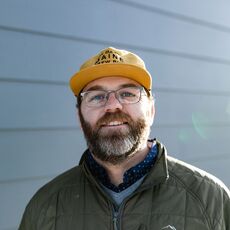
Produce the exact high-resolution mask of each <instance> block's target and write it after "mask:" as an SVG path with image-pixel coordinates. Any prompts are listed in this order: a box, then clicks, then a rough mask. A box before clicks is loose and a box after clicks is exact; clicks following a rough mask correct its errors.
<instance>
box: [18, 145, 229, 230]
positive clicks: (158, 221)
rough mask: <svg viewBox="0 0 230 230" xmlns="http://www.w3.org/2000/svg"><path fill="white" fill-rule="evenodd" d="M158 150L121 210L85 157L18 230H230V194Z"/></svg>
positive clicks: (32, 205)
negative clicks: (141, 179)
mask: <svg viewBox="0 0 230 230" xmlns="http://www.w3.org/2000/svg"><path fill="white" fill-rule="evenodd" d="M157 145H158V150H159V153H158V157H157V161H156V163H155V165H154V167H153V168H152V170H151V171H150V173H149V174H148V175H147V176H146V177H145V179H144V180H143V182H142V184H141V185H140V186H139V187H138V189H137V190H136V191H135V192H134V193H133V194H132V195H130V196H129V197H127V198H126V199H125V200H124V201H123V203H122V204H121V206H120V207H116V205H115V204H114V203H113V200H112V199H111V198H110V197H109V196H108V195H107V194H106V193H105V192H104V191H103V189H102V188H101V186H100V185H99V184H98V182H97V181H96V180H95V179H94V177H93V175H92V174H91V173H90V171H89V170H88V168H87V166H86V164H85V161H84V156H85V154H83V157H82V160H81V162H80V165H79V166H77V167H75V168H73V169H70V170H69V171H67V172H65V173H64V174H62V175H60V176H58V177H57V178H55V179H54V180H52V181H51V182H49V183H48V184H47V185H45V186H44V187H42V188H41V189H40V190H39V191H38V192H37V193H36V194H35V195H34V197H33V198H32V199H31V201H30V202H29V204H28V205H27V207H26V210H25V212H24V215H23V218H22V221H21V224H20V227H19V230H95V229H96V230H112V229H113V230H230V193H229V191H228V189H227V188H226V187H225V186H224V185H223V184H222V183H221V182H220V181H219V180H218V179H216V178H214V177H213V176H211V175H209V174H207V173H206V172H204V171H202V170H199V169H197V168H195V167H193V166H191V165H188V164H185V163H183V162H181V161H178V160H176V159H174V158H172V157H169V156H167V153H166V149H165V148H164V146H163V145H162V144H160V143H159V142H158V143H157ZM115 210H116V212H115ZM115 213H116V215H115Z"/></svg>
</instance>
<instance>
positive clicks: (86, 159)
mask: <svg viewBox="0 0 230 230" xmlns="http://www.w3.org/2000/svg"><path fill="white" fill-rule="evenodd" d="M70 86H71V89H72V91H73V93H74V94H75V96H76V97H77V107H78V114H79V118H80V122H81V126H82V130H83V132H84V135H85V139H86V142H87V145H88V149H87V150H86V151H85V153H84V154H83V155H82V158H81V160H80V164H79V166H77V167H75V168H73V169H70V170H69V171H67V172H66V173H64V174H62V175H60V176H58V177H57V178H55V179H54V180H53V181H51V182H50V183H48V184H47V185H45V186H44V187H43V188H41V189H40V190H39V191H38V192H37V193H36V194H35V196H34V197H33V198H32V199H31V201H30V203H29V204H28V206H27V208H26V210H25V213H24V215H23V219H22V222H21V225H20V227H19V229H20V230H54V229H56V230H60V229H62V230H64V229H65V230H73V229H79V230H80V229H82V230H83V229H84V230H93V229H98V230H104V229H106V230H109V229H114V230H120V229H123V230H150V229H154V230H161V229H166V230H167V229H168V230H169V229H171V230H173V229H174V230H182V229H183V230H230V193H229V191H228V189H227V188H226V187H225V186H224V185H223V184H222V183H221V182H220V181H219V180H217V179H214V177H212V176H211V175H209V174H207V173H205V172H203V171H201V170H199V169H197V168H195V167H193V166H191V165H188V164H185V163H183V162H181V161H178V160H176V159H174V158H172V157H169V156H167V153H166V149H165V147H164V146H163V145H162V144H161V143H160V142H158V141H156V140H155V139H153V140H151V139H148V138H149V134H150V127H151V125H152V123H153V119H154V113H155V107H154V98H153V96H152V93H151V89H152V80H151V75H150V74H149V72H148V71H147V70H146V68H145V64H144V62H143V61H142V60H141V59H140V57H138V56H137V55H135V54H133V53H130V52H128V51H125V50H119V49H115V48H112V47H109V48H106V49H104V50H102V51H101V52H100V53H99V54H97V55H96V56H94V57H92V58H90V59H89V60H88V61H86V62H85V63H84V64H83V65H82V66H81V68H80V71H79V72H77V73H76V74H75V75H74V76H73V77H72V78H71V80H70Z"/></svg>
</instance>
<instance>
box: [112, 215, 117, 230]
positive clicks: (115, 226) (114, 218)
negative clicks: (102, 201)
mask: <svg viewBox="0 0 230 230" xmlns="http://www.w3.org/2000/svg"><path fill="white" fill-rule="evenodd" d="M113 229H114V230H118V228H117V217H115V216H114V217H113Z"/></svg>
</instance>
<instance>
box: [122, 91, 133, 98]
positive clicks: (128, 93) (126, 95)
mask: <svg viewBox="0 0 230 230" xmlns="http://www.w3.org/2000/svg"><path fill="white" fill-rule="evenodd" d="M120 96H121V97H123V98H125V97H136V95H135V94H134V93H131V92H122V93H121V94H120Z"/></svg>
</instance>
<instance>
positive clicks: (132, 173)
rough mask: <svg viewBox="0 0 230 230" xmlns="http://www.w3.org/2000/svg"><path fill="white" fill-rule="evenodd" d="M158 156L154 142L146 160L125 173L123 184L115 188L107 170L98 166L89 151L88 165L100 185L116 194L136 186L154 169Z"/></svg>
mask: <svg viewBox="0 0 230 230" xmlns="http://www.w3.org/2000/svg"><path fill="white" fill-rule="evenodd" d="M156 156H157V145H156V142H155V141H154V142H153V144H152V147H151V149H150V151H149V153H148V154H147V155H146V157H145V159H144V160H143V161H142V162H140V163H138V164H137V165H135V166H133V167H132V168H130V169H128V170H127V171H126V172H125V173H124V178H123V183H121V184H119V185H118V186H115V185H114V184H112V183H111V182H110V180H109V177H108V175H107V173H106V170H105V169H104V168H103V167H102V166H101V165H100V164H98V163H97V161H95V159H94V158H93V156H92V154H91V153H90V151H88V155H87V157H86V163H87V165H88V167H89V169H90V171H91V172H92V174H93V175H94V176H95V178H96V179H97V180H99V182H100V183H102V184H103V185H104V186H105V187H107V188H109V189H111V190H112V191H114V192H121V191H123V190H125V189H126V188H128V187H129V186H131V185H132V184H134V183H135V182H136V181H138V180H139V179H141V178H142V177H143V176H145V175H146V174H147V173H148V172H149V171H150V169H151V168H152V167H153V165H154V163H155V160H156Z"/></svg>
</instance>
